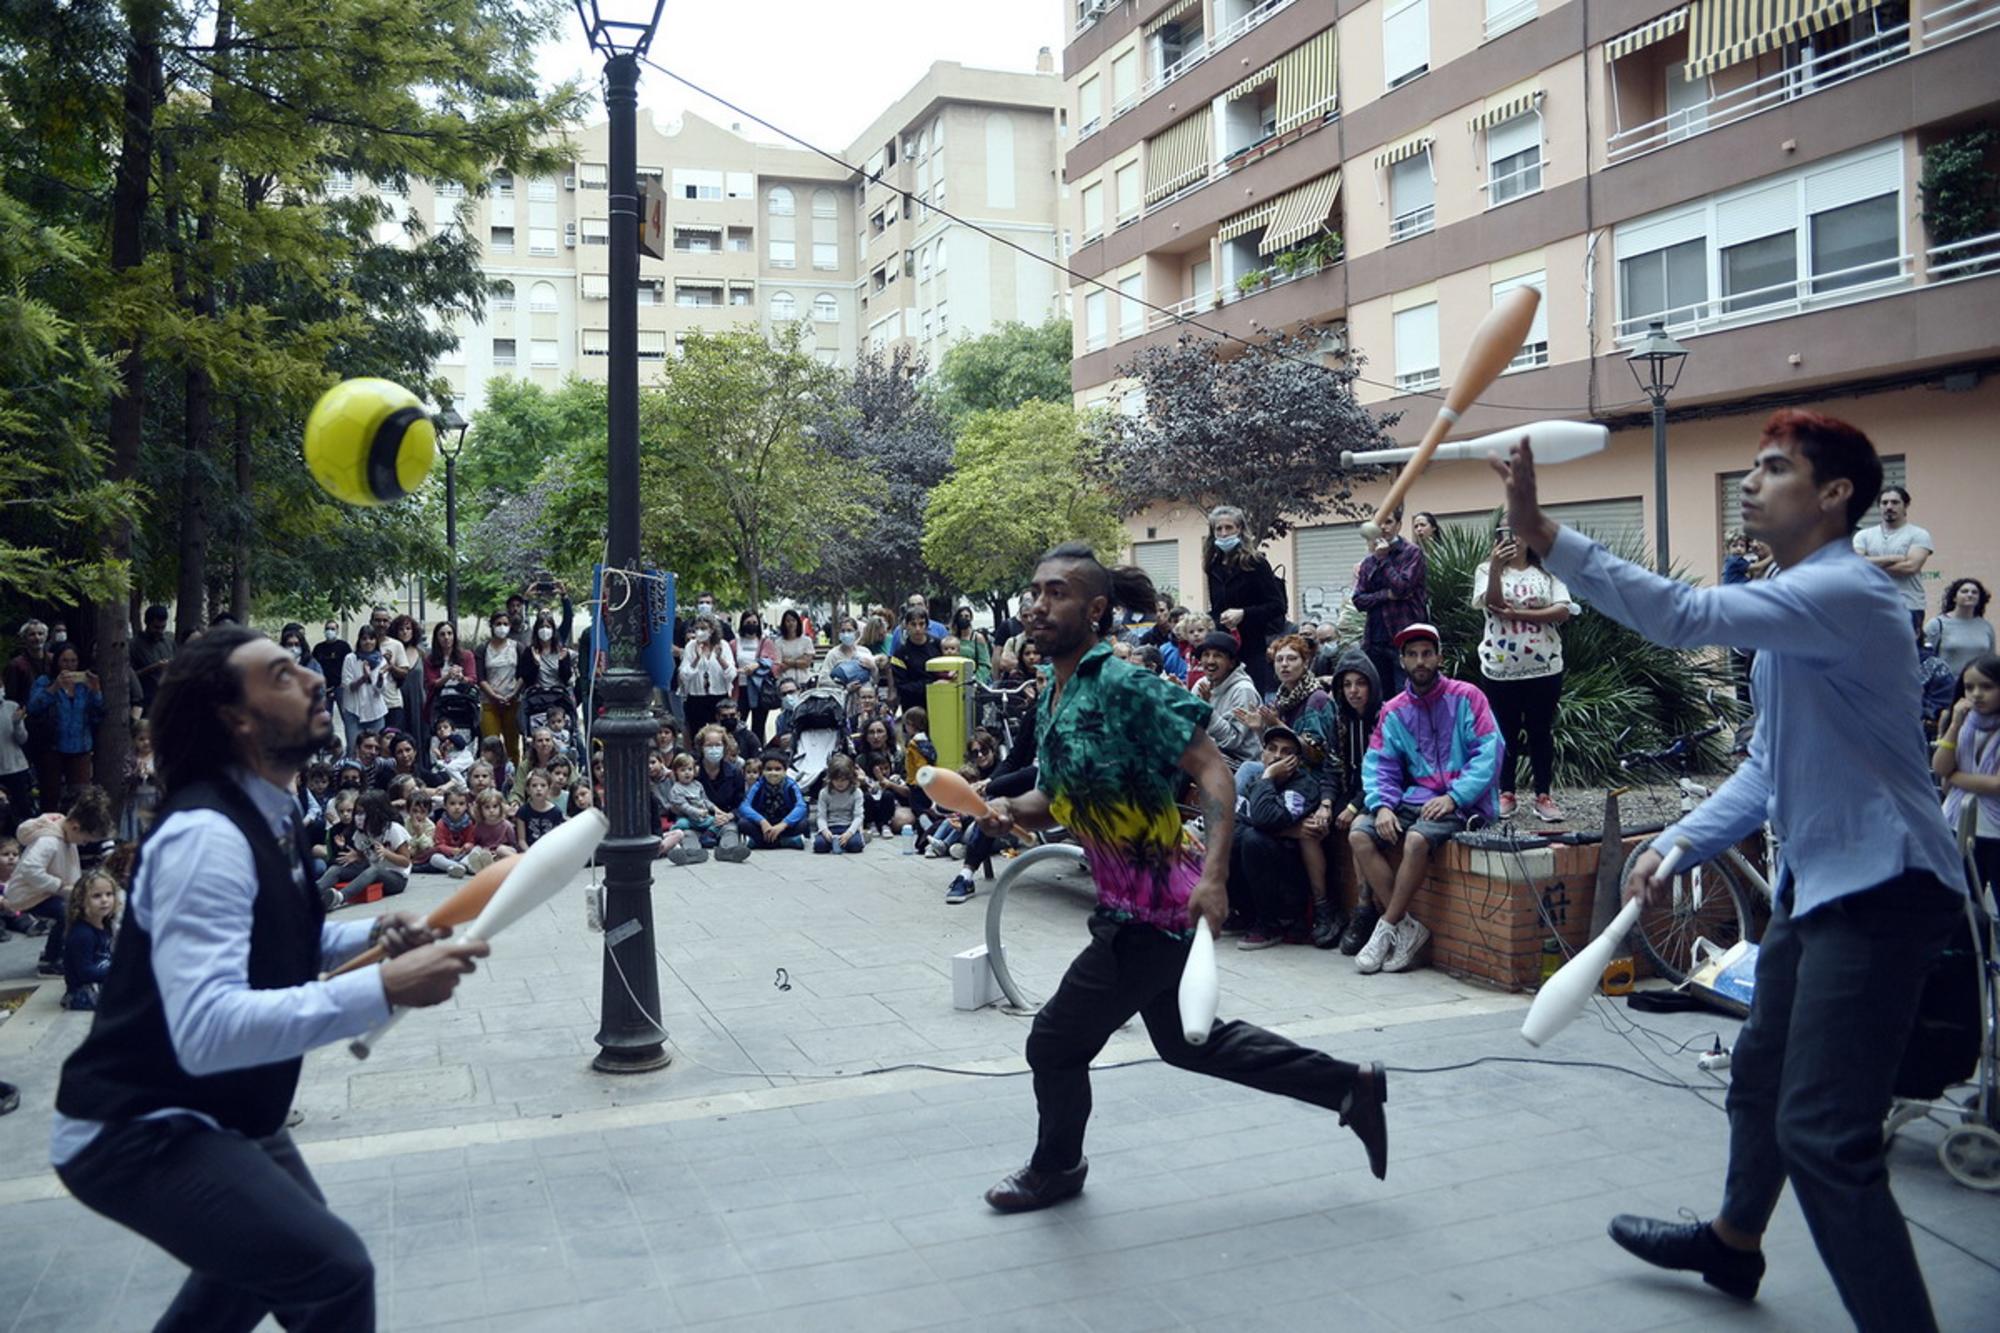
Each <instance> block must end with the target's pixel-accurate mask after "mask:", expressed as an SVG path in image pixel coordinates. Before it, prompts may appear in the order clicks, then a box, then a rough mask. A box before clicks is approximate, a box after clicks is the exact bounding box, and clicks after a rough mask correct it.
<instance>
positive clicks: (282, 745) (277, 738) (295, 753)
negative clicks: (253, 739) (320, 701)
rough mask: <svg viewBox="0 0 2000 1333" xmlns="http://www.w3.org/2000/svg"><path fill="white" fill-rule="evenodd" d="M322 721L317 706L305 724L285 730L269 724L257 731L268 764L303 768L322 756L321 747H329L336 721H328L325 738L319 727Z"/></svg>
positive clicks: (328, 719) (273, 723) (277, 725)
mask: <svg viewBox="0 0 2000 1333" xmlns="http://www.w3.org/2000/svg"><path fill="white" fill-rule="evenodd" d="M320 717H321V714H320V712H319V709H318V707H317V706H315V708H314V709H313V711H312V712H311V713H309V714H307V715H306V720H305V721H304V722H302V723H300V724H299V725H298V726H296V727H287V726H282V725H280V724H278V723H275V722H271V721H268V720H266V721H264V722H263V723H262V725H261V726H259V728H258V732H257V745H258V748H259V749H261V750H263V752H264V757H265V758H266V759H267V760H270V761H271V762H273V763H275V764H278V765H280V766H282V767H286V768H293V767H297V766H299V765H302V764H304V763H305V761H306V760H308V759H310V758H312V757H313V756H314V755H315V754H317V753H319V749H320V746H322V745H323V744H325V743H326V739H327V736H329V735H331V734H332V732H333V720H332V719H331V718H330V717H329V718H327V719H326V728H325V732H324V734H322V732H321V729H320V728H319V727H318V726H317V725H316V724H317V723H318V722H319V720H320Z"/></svg>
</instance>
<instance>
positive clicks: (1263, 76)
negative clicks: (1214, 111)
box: [1222, 60, 1283, 102]
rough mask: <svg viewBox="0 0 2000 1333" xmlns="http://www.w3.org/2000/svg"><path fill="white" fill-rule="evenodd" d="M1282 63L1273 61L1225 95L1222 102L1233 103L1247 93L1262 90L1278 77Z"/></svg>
mask: <svg viewBox="0 0 2000 1333" xmlns="http://www.w3.org/2000/svg"><path fill="white" fill-rule="evenodd" d="M1282 63H1283V62H1282V61H1280V60H1273V61H1272V62H1271V63H1270V64H1268V65H1266V66H1264V68H1262V69H1260V70H1258V71H1257V72H1256V73H1255V74H1252V75H1251V76H1250V77H1249V78H1247V79H1245V80H1243V82H1241V83H1239V84H1237V85H1236V86H1235V87H1234V88H1231V89H1230V90H1229V91H1228V92H1226V93H1224V94H1223V95H1222V100H1223V101H1225V102H1233V101H1235V100H1236V99H1237V98H1239V97H1241V96H1243V95H1244V94H1245V93H1254V92H1256V91H1257V90H1258V89H1259V88H1262V87H1263V86H1264V85H1265V84H1267V83H1269V82H1270V81H1271V80H1273V79H1275V78H1277V77H1278V66H1279V65H1280V64H1282Z"/></svg>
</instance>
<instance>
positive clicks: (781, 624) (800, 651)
mask: <svg viewBox="0 0 2000 1333" xmlns="http://www.w3.org/2000/svg"><path fill="white" fill-rule="evenodd" d="M817 656H818V653H817V651H816V650H815V649H814V647H813V641H812V640H811V639H810V638H808V637H806V630H805V622H804V621H803V620H801V619H800V618H799V613H798V612H796V611H787V612H785V614H783V615H782V616H779V617H778V668H779V674H778V679H779V680H780V681H787V680H789V681H791V682H792V684H794V685H796V686H797V687H798V688H800V689H804V688H805V687H806V686H807V685H809V684H810V683H811V682H812V676H813V660H814V658H815V657H817Z"/></svg>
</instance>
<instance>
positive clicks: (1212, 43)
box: [1076, 0, 1535, 143]
mask: <svg viewBox="0 0 2000 1333" xmlns="http://www.w3.org/2000/svg"><path fill="white" fill-rule="evenodd" d="M1524 2H1525V3H1526V4H1527V6H1528V14H1529V17H1530V18H1532V17H1533V16H1534V5H1535V0H1524ZM1293 3H1294V0H1264V3H1263V4H1261V5H1258V6H1257V7H1256V8H1255V9H1252V10H1251V11H1250V12H1249V13H1247V14H1245V15H1243V16H1242V17H1241V18H1239V19H1237V20H1236V21H1235V22H1234V23H1231V24H1230V25H1229V26H1228V27H1226V28H1224V29H1222V31H1220V32H1218V33H1216V34H1215V37H1214V39H1213V40H1210V39H1208V38H1207V37H1203V38H1202V39H1201V40H1200V41H1198V42H1196V43H1195V44H1194V46H1193V47H1192V48H1191V49H1190V50H1188V51H1185V52H1183V53H1182V54H1181V57H1180V59H1178V60H1176V61H1174V63H1173V64H1171V65H1168V66H1166V67H1165V68H1164V69H1162V70H1160V71H1159V72H1158V73H1157V74H1155V75H1153V77H1152V78H1150V79H1148V80H1146V81H1145V82H1144V83H1142V84H1140V85H1139V89H1138V91H1137V92H1134V93H1133V94H1132V95H1131V96H1130V97H1127V98H1125V99H1124V100H1123V101H1121V102H1119V103H1117V104H1116V105H1114V106H1113V107H1112V108H1111V114H1110V115H1108V116H1105V117H1103V118H1102V119H1101V120H1090V121H1086V122H1084V124H1083V125H1082V126H1081V127H1080V128H1078V130H1077V132H1076V141H1077V142H1078V143H1082V142H1083V141H1084V140H1085V139H1088V138H1089V137H1090V136H1091V135H1093V134H1096V133H1097V132H1098V131H1099V130H1101V129H1103V128H1104V127H1105V125H1107V124H1109V123H1110V122H1111V121H1114V120H1116V119H1118V118H1119V117H1120V116H1123V115H1125V114H1127V113H1128V112H1130V111H1132V110H1133V109H1134V108H1135V107H1138V106H1139V105H1141V104H1142V103H1144V102H1145V100H1146V99H1147V98H1149V97H1151V96H1152V95H1153V94H1154V93H1157V92H1159V91H1160V90H1161V89H1162V88H1165V87H1166V86H1167V85H1168V84H1170V83H1172V82H1174V81H1175V80H1176V79H1179V78H1180V77H1181V76H1182V75H1184V74H1187V73H1189V72H1191V71H1192V70H1193V69H1194V68H1195V67H1196V66H1197V65H1199V64H1201V63H1202V62H1203V61H1204V60H1207V59H1208V58H1209V57H1210V56H1212V55H1214V54H1215V53H1216V52H1217V51H1220V50H1221V49H1222V48H1223V47H1225V46H1228V45H1229V44H1230V43H1231V42H1234V41H1236V40H1238V39H1239V38H1241V37H1243V36H1245V35H1246V34H1248V33H1251V32H1254V31H1256V30H1257V29H1258V28H1261V27H1263V26H1264V24H1266V23H1268V22H1269V21H1270V20H1271V19H1272V18H1273V17H1274V16H1275V15H1277V14H1279V13H1280V12H1282V11H1283V10H1286V9H1289V8H1291V6H1292V5H1293ZM1092 21H1093V22H1095V20H1092ZM1080 26H1088V25H1080Z"/></svg>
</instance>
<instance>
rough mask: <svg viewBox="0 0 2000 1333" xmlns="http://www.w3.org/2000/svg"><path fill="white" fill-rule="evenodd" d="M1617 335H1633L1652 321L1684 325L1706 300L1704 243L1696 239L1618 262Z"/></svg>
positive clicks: (1696, 313)
mask: <svg viewBox="0 0 2000 1333" xmlns="http://www.w3.org/2000/svg"><path fill="white" fill-rule="evenodd" d="M1618 287H1619V301H1618V304H1619V308H1620V309H1621V310H1622V311H1623V313H1624V318H1623V319H1622V320H1620V322H1619V332H1620V333H1637V332H1640V331H1642V330H1644V328H1645V327H1646V322H1647V321H1648V320H1653V319H1661V320H1665V321H1666V322H1667V323H1668V324H1680V323H1685V322H1687V321H1689V320H1691V319H1693V318H1695V316H1696V315H1698V314H1699V313H1700V307H1701V306H1702V305H1703V304H1704V303H1705V302H1706V301H1707V300H1708V242H1707V240H1706V239H1705V238H1702V237H1696V238H1695V239H1694V240H1691V241H1682V242H1679V243H1678V244H1674V245H1666V246H1662V247H1660V248H1659V249H1657V250H1652V251H1649V252H1647V253H1644V254H1638V255H1634V256H1632V257H1631V258H1630V259H1621V260H1619V262H1618Z"/></svg>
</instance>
